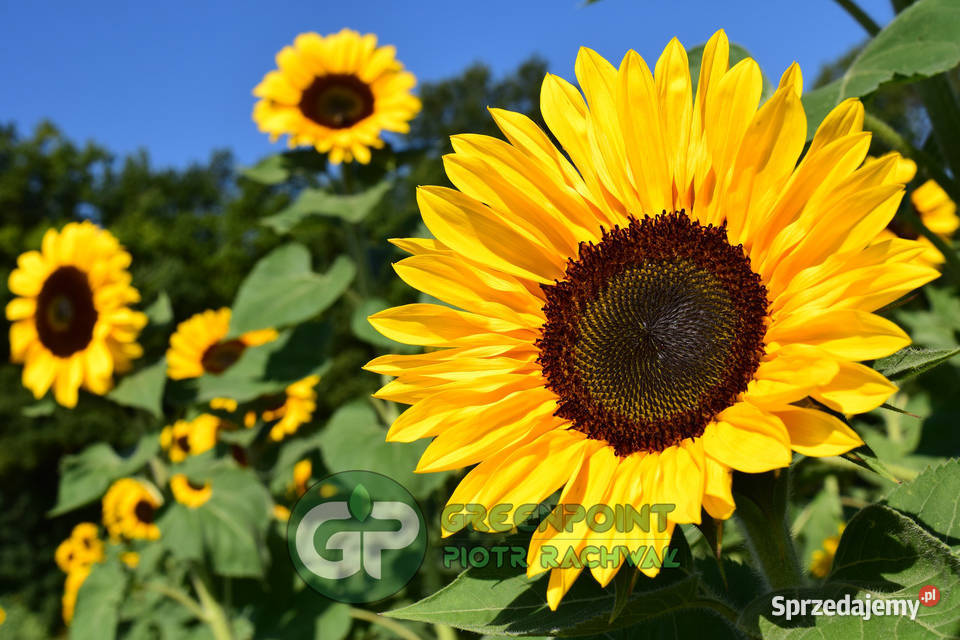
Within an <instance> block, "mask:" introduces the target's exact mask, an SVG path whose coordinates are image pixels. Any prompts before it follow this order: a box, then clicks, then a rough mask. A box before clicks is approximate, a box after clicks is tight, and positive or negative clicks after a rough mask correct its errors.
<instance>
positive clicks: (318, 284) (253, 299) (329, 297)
mask: <svg viewBox="0 0 960 640" xmlns="http://www.w3.org/2000/svg"><path fill="white" fill-rule="evenodd" d="M355 273H356V267H355V266H354V264H353V262H352V261H351V260H350V259H349V258H347V257H346V256H338V257H337V259H336V260H334V262H333V264H332V265H331V266H330V269H329V270H328V271H327V272H326V273H324V274H319V273H315V272H314V271H313V270H312V269H311V267H310V252H309V251H307V248H306V247H305V246H303V245H302V244H298V243H295V242H294V243H290V244H286V245H284V246H282V247H279V248H277V249H275V250H273V251H271V252H270V253H269V254H267V255H266V256H264V257H263V258H262V259H261V260H260V261H259V262H258V263H257V264H256V265H255V266H254V267H253V269H252V270H251V271H250V273H249V275H247V278H246V279H245V280H244V281H243V284H241V285H240V290H239V291H238V292H237V298H236V300H234V302H233V315H232V317H231V319H230V335H232V336H238V335H240V334H242V333H245V332H247V331H255V330H257V329H266V328H280V327H286V326H289V325H292V324H297V323H298V322H303V321H304V320H309V319H310V318H313V317H314V316H316V315H317V314H319V313H320V312H321V311H323V310H324V309H326V308H327V307H329V306H330V305H331V304H333V303H334V302H336V300H337V298H339V297H340V296H341V295H342V294H343V292H344V291H346V290H347V287H349V286H350V283H351V282H352V281H353V276H354V275H355Z"/></svg>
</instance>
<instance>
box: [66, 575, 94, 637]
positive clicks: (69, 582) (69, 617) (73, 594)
mask: <svg viewBox="0 0 960 640" xmlns="http://www.w3.org/2000/svg"><path fill="white" fill-rule="evenodd" d="M89 575H90V566H89V565H87V566H83V567H77V568H76V569H73V570H72V571H70V573H68V574H67V579H66V581H65V582H64V584H63V598H62V599H61V601H60V602H61V608H62V611H63V622H64V624H68V625H69V624H70V623H71V622H73V612H74V609H76V607H77V593H78V592H79V591H80V587H81V586H83V583H84V581H85V580H86V579H87V576H89Z"/></svg>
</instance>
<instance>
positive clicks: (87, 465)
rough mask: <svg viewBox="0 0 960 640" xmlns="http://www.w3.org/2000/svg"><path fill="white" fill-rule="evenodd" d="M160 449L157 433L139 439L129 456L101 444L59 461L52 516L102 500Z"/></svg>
mask: <svg viewBox="0 0 960 640" xmlns="http://www.w3.org/2000/svg"><path fill="white" fill-rule="evenodd" d="M159 448H160V441H159V439H158V438H157V434H155V433H153V434H147V435H145V436H143V437H142V438H140V442H139V443H138V444H137V447H136V448H135V449H134V450H133V452H132V453H130V454H129V455H127V456H120V455H117V453H116V452H115V451H114V450H113V449H112V448H111V447H110V445H108V444H106V443H103V442H99V443H97V444H94V445H91V446H89V447H87V448H86V449H84V450H83V451H81V452H80V453H77V454H74V455H70V456H66V457H64V458H63V459H62V460H61V461H60V486H59V489H58V491H57V504H56V505H55V506H54V507H53V509H51V510H50V514H49V515H51V516H56V515H60V514H61V513H66V512H67V511H71V510H73V509H76V508H78V507H82V506H83V505H85V504H88V503H90V502H93V501H94V500H97V499H99V498H100V496H102V495H103V493H104V492H105V491H106V490H107V487H109V486H110V483H111V482H113V481H114V480H116V479H118V478H122V477H123V476H128V475H131V474H133V473H136V472H137V471H138V470H139V469H140V468H141V467H143V465H145V464H146V463H147V460H149V459H150V458H152V457H153V455H154V454H155V453H156V452H157V449H159Z"/></svg>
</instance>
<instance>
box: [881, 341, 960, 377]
mask: <svg viewBox="0 0 960 640" xmlns="http://www.w3.org/2000/svg"><path fill="white" fill-rule="evenodd" d="M958 354H960V347H957V348H956V349H924V348H922V347H905V348H903V349H901V350H900V351H897V352H896V353H895V354H893V355H892V356H887V357H886V358H881V359H880V360H877V361H876V362H874V363H873V368H874V369H876V370H877V371H879V372H880V373H882V374H883V375H885V376H886V377H887V378H888V379H889V380H893V381H896V382H902V381H903V380H909V379H910V378H914V377H916V376H918V375H920V374H921V373H925V372H927V371H929V370H930V369H933V368H934V367H938V366H940V365H941V364H943V363H945V362H947V361H948V360H950V359H951V358H953V357H954V356H956V355H958Z"/></svg>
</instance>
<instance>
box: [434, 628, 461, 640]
mask: <svg viewBox="0 0 960 640" xmlns="http://www.w3.org/2000/svg"><path fill="white" fill-rule="evenodd" d="M433 628H434V629H436V631H437V640H457V632H456V631H455V630H454V628H453V627H449V626H447V625H445V624H435V625H433Z"/></svg>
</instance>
